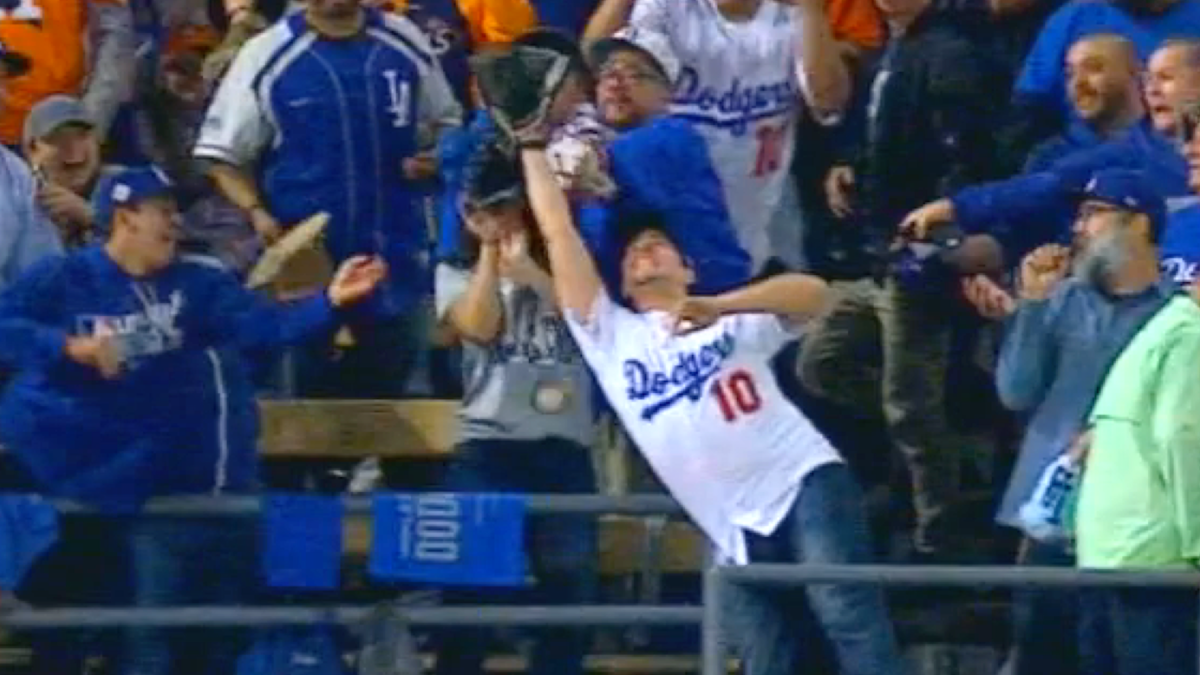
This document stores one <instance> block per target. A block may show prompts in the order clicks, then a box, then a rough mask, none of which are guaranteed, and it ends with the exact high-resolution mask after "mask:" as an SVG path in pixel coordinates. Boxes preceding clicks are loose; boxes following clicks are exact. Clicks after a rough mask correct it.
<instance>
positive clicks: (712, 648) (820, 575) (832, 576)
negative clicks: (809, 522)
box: [701, 564, 1200, 675]
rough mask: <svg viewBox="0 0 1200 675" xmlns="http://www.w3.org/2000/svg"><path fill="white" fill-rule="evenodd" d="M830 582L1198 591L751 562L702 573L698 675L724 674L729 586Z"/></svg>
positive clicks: (1067, 574)
mask: <svg viewBox="0 0 1200 675" xmlns="http://www.w3.org/2000/svg"><path fill="white" fill-rule="evenodd" d="M830 583H836V584H878V585H882V586H942V587H944V586H950V587H970V588H981V587H982V588H987V587H1007V588H1135V587H1136V588H1192V589H1196V590H1197V591H1198V592H1200V573H1197V572H1192V571H1183V570H1178V571H1120V572H1117V571H1102V570H1080V569H1073V568H1054V567H1023V566H1022V567H1017V566H1007V567H1002V566H970V567H961V566H960V567H955V566H935V565H921V566H918V565H907V566H904V565H778V564H770V565H768V564H754V565H745V566H742V567H722V566H717V567H712V568H710V569H708V570H707V571H706V572H705V575H704V594H703V597H704V622H703V628H702V631H701V675H726V673H727V672H728V665H727V664H728V661H727V660H726V657H727V649H726V646H725V640H724V630H723V628H724V626H723V621H724V618H725V617H724V611H723V609H724V605H725V602H724V594H725V592H726V589H727V588H728V587H729V585H731V584H739V585H750V586H805V585H808V584H830ZM1196 660H1197V663H1200V649H1198V650H1197V654H1196Z"/></svg>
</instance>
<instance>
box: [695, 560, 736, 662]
mask: <svg viewBox="0 0 1200 675" xmlns="http://www.w3.org/2000/svg"><path fill="white" fill-rule="evenodd" d="M709 558H710V560H709V564H708V568H707V569H706V570H705V571H704V592H703V596H702V600H703V602H704V613H703V615H702V616H703V620H702V622H701V626H700V673H701V675H728V671H729V666H728V665H727V664H726V657H727V652H726V651H725V633H724V630H723V628H724V627H723V626H722V625H721V623H722V621H723V620H724V613H723V612H722V611H721V608H722V607H723V606H724V605H725V597H724V596H725V584H726V583H731V582H727V581H725V579H724V578H723V576H722V574H721V569H722V566H721V565H719V564H717V562H716V561H714V560H712V559H711V558H712V556H709Z"/></svg>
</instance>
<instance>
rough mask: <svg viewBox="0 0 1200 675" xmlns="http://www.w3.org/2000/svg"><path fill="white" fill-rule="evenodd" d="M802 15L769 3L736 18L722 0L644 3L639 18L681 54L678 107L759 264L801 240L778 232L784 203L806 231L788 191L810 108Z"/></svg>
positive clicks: (635, 17) (635, 11) (641, 0)
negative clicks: (804, 90)
mask: <svg viewBox="0 0 1200 675" xmlns="http://www.w3.org/2000/svg"><path fill="white" fill-rule="evenodd" d="M798 20H799V19H798V18H797V15H796V10H795V9H794V8H791V7H788V6H786V5H784V4H782V3H778V2H764V3H763V4H762V7H761V8H760V9H759V11H758V14H757V15H756V16H755V17H754V18H753V19H751V20H749V21H745V22H740V23H734V22H731V21H728V20H726V19H725V18H724V17H723V16H722V15H721V14H720V13H719V12H718V11H717V9H716V6H715V5H714V4H713V2H712V0H637V4H636V5H634V9H633V15H632V17H631V18H630V24H631V25H635V26H637V27H639V28H644V29H646V30H652V31H656V32H658V33H661V34H663V35H665V36H667V38H668V40H669V42H670V44H671V48H672V49H673V50H674V52H675V56H676V57H677V58H678V59H679V62H680V64H681V65H682V69H681V70H680V75H679V79H678V81H677V82H676V85H675V100H674V105H673V111H674V112H675V113H676V114H677V115H679V116H680V117H683V118H685V119H687V120H689V121H691V122H692V123H693V124H694V125H695V127H696V130H697V131H699V132H700V134H701V135H703V136H704V138H705V140H706V141H707V142H708V148H709V153H710V154H711V156H712V160H713V165H714V167H715V168H716V170H717V174H718V175H719V176H720V178H721V183H722V185H723V186H724V188H725V198H726V202H727V204H728V206H729V213H730V215H731V216H732V218H733V223H734V226H735V227H736V228H737V232H738V238H739V239H740V241H741V243H742V245H743V246H744V247H745V248H746V250H747V251H748V252H749V253H750V256H751V257H752V258H753V259H754V261H755V263H756V264H761V263H762V262H763V261H764V260H766V259H767V258H768V257H770V256H771V255H778V254H779V253H782V251H779V245H781V244H782V245H791V244H790V243H784V242H781V241H778V240H777V239H778V237H776V236H773V234H772V232H771V230H772V221H773V219H776V217H777V213H778V212H779V210H780V209H787V210H788V211H793V212H792V213H787V214H779V215H780V216H782V217H784V218H786V219H787V220H788V222H789V224H790V226H791V227H793V228H795V229H796V230H797V231H798V230H799V228H800V227H801V225H800V214H799V207H798V203H797V201H796V200H795V199H794V194H789V193H788V192H789V191H791V190H794V188H793V187H792V186H791V179H790V178H789V175H790V171H789V168H790V166H791V163H792V154H793V152H794V151H795V146H796V127H797V119H798V115H799V111H800V92H801V88H800V86H801V83H800V81H799V75H798V70H797V68H796V35H797V30H796V21H798ZM773 244H775V245H774V246H773Z"/></svg>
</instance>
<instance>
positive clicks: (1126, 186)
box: [1078, 169, 1167, 238]
mask: <svg viewBox="0 0 1200 675" xmlns="http://www.w3.org/2000/svg"><path fill="white" fill-rule="evenodd" d="M1078 196H1079V201H1080V202H1085V201H1092V202H1101V203H1104V204H1108V205H1109V206H1113V207H1116V208H1118V209H1121V210H1123V211H1130V212H1132V213H1141V214H1143V215H1145V216H1146V217H1147V218H1148V219H1149V220H1150V227H1151V230H1152V233H1153V234H1154V236H1155V237H1156V238H1157V236H1158V234H1159V233H1161V232H1162V229H1163V227H1164V226H1165V225H1166V222H1167V202H1166V200H1165V199H1163V196H1162V195H1161V194H1159V191H1158V190H1157V189H1155V187H1154V185H1153V184H1152V183H1151V182H1150V179H1149V177H1148V176H1146V174H1145V172H1143V171H1135V170H1132V169H1104V170H1102V171H1097V172H1096V173H1095V174H1093V175H1092V179H1091V180H1089V181H1088V183H1087V185H1086V186H1084V188H1083V190H1081V191H1080V192H1079V195H1078Z"/></svg>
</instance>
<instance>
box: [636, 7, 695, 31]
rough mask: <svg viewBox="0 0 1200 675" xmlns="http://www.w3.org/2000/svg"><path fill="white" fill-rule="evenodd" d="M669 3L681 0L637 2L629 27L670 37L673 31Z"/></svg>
mask: <svg viewBox="0 0 1200 675" xmlns="http://www.w3.org/2000/svg"><path fill="white" fill-rule="evenodd" d="M690 1H694V0H690ZM669 2H679V0H637V2H636V3H634V5H633V11H632V12H631V13H630V15H629V25H630V26H636V27H638V28H642V29H645V30H649V31H655V32H658V33H661V34H662V35H666V36H670V35H671V33H672V31H671V20H670V16H669V12H670V9H669V7H668V3H669Z"/></svg>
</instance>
